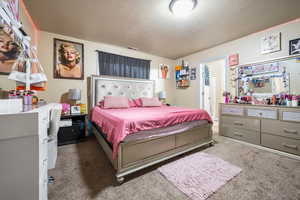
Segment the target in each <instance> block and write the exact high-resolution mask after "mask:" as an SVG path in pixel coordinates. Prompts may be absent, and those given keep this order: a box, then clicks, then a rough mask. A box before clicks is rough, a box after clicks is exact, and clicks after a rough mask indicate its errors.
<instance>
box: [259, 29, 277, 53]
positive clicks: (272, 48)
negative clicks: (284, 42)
mask: <svg viewBox="0 0 300 200" xmlns="http://www.w3.org/2000/svg"><path fill="white" fill-rule="evenodd" d="M277 51H281V33H280V32H279V33H271V34H266V35H265V36H264V37H262V38H261V54H267V53H273V52H277Z"/></svg>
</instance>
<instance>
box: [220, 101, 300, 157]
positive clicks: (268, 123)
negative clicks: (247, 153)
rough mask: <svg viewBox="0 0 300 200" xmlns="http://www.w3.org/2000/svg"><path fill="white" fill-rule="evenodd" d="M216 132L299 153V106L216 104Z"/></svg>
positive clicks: (287, 151)
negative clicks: (217, 105) (218, 115)
mask: <svg viewBox="0 0 300 200" xmlns="http://www.w3.org/2000/svg"><path fill="white" fill-rule="evenodd" d="M219 130H220V135H223V136H227V137H231V138H234V139H237V140H241V141H244V142H248V143H252V144H256V145H260V146H263V147H267V148H271V149H276V150H279V151H283V152H286V153H290V154H295V155H298V156H299V155H300V108H299V107H285V106H260V105H243V104H220V124H219Z"/></svg>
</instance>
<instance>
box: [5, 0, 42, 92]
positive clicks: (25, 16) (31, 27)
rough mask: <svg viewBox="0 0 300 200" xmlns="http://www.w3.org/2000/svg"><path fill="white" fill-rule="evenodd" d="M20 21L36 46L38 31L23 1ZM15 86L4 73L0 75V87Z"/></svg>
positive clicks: (6, 88) (12, 87)
mask: <svg viewBox="0 0 300 200" xmlns="http://www.w3.org/2000/svg"><path fill="white" fill-rule="evenodd" d="M20 21H21V22H22V25H23V29H24V31H25V32H26V33H27V34H28V35H29V36H30V37H31V38H32V40H31V43H32V44H33V45H36V46H37V40H38V33H39V31H38V29H37V28H36V26H35V24H34V23H33V21H32V19H31V17H30V15H29V13H28V11H27V9H26V7H25V5H24V3H23V1H20ZM15 87H16V83H15V81H11V80H8V79H7V76H6V75H0V88H2V89H5V90H10V89H14V88H15Z"/></svg>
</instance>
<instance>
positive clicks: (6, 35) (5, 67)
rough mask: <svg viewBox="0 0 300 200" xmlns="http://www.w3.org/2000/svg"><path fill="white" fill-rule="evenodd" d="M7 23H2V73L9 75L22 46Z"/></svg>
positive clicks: (0, 31) (0, 32) (0, 53)
mask: <svg viewBox="0 0 300 200" xmlns="http://www.w3.org/2000/svg"><path fill="white" fill-rule="evenodd" d="M14 40H15V39H14V34H13V32H12V30H11V28H10V27H9V26H7V25H3V24H1V25H0V74H4V75H8V74H9V73H10V72H11V70H12V69H11V68H12V66H13V64H14V63H15V61H16V60H17V58H18V56H19V54H20V46H19V45H18V44H17V43H16V42H15V41H14Z"/></svg>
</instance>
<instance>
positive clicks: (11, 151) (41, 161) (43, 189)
mask: <svg viewBox="0 0 300 200" xmlns="http://www.w3.org/2000/svg"><path fill="white" fill-rule="evenodd" d="M53 106H54V104H48V105H45V106H41V107H39V108H35V109H33V108H29V109H28V108H27V109H28V111H26V112H20V113H15V114H0V127H1V131H0V160H1V162H0V177H1V178H0V199H3V200H4V199H12V200H47V193H48V191H47V184H48V174H47V170H48V166H47V161H48V158H47V152H48V151H47V146H48V133H47V129H48V125H49V112H50V110H51V108H52V107H53Z"/></svg>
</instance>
